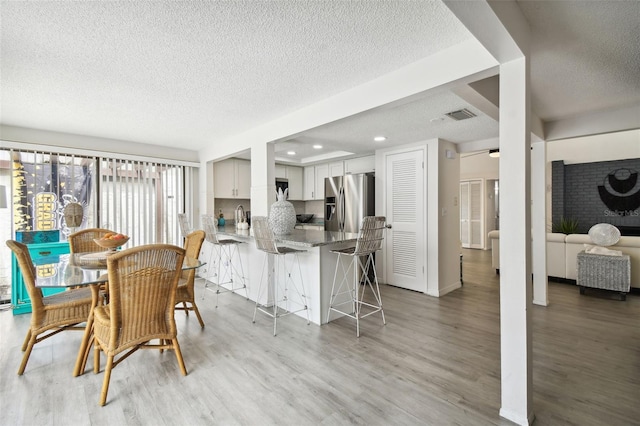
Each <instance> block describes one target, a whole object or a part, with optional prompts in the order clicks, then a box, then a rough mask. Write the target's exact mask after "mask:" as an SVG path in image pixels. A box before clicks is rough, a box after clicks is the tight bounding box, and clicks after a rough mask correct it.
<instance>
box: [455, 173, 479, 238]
mask: <svg viewBox="0 0 640 426" xmlns="http://www.w3.org/2000/svg"><path fill="white" fill-rule="evenodd" d="M483 209H484V206H483V204H482V180H480V179H479V180H469V181H461V182H460V242H461V243H462V247H464V248H477V249H482V248H484V231H483V229H484V225H483V214H482V212H483Z"/></svg>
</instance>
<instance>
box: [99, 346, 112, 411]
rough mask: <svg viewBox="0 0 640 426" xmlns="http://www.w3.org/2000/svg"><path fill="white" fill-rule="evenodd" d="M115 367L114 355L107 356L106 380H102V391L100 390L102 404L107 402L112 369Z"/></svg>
mask: <svg viewBox="0 0 640 426" xmlns="http://www.w3.org/2000/svg"><path fill="white" fill-rule="evenodd" d="M112 369H113V355H109V356H107V366H106V367H105V369H104V380H103V381H102V391H101V392H100V405H101V406H104V404H105V403H106V402H107V392H109V381H110V380H111V370H112Z"/></svg>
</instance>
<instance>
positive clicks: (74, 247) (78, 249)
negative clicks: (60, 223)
mask: <svg viewBox="0 0 640 426" xmlns="http://www.w3.org/2000/svg"><path fill="white" fill-rule="evenodd" d="M108 232H113V231H111V230H110V229H103V228H88V229H83V230H81V231H78V232H74V233H73V234H71V235H69V237H67V241H68V242H69V250H70V251H71V253H95V252H99V251H105V250H107V249H105V248H104V247H100V246H99V245H98V244H96V243H95V241H93V240H94V238H98V239H99V238H102V237H103V236H104V234H106V233H108Z"/></svg>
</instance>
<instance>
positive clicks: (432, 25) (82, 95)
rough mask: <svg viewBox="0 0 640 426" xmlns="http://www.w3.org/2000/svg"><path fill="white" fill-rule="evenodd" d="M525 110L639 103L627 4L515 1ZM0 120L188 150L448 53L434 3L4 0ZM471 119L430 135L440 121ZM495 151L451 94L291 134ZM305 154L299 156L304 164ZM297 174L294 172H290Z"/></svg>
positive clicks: (364, 146) (328, 141) (463, 36)
mask: <svg viewBox="0 0 640 426" xmlns="http://www.w3.org/2000/svg"><path fill="white" fill-rule="evenodd" d="M517 3H518V5H519V6H520V8H521V10H522V12H523V14H524V16H525V18H526V19H527V20H528V21H529V23H530V26H531V30H532V43H531V80H532V82H531V87H532V103H533V110H534V113H535V114H536V115H538V116H539V117H540V118H542V119H543V120H547V121H553V120H558V119H561V118H565V117H573V116H576V115H580V114H585V113H588V112H591V111H598V110H602V109H606V108H615V107H620V106H628V105H633V104H637V103H640V72H639V71H638V70H640V47H639V46H640V2H638V1H598V0H596V1H535V0H517ZM0 15H1V19H2V26H1V29H0V31H1V46H0V47H1V51H0V54H1V56H0V82H1V86H2V92H1V93H0V96H1V98H0V106H1V109H0V122H1V123H2V124H6V125H14V126H22V127H29V128H36V129H45V130H52V131H60V132H67V133H77V134H81V135H90V136H99V137H106V138H114V139H121V140H130V141H136V142H142V143H152V144H157V145H166V146H173V147H176V146H179V147H183V148H185V149H192V150H198V149H199V148H202V147H204V146H208V145H209V144H211V143H212V141H219V140H224V139H226V138H228V137H230V136H233V135H235V134H237V133H239V132H243V131H246V130H248V129H251V128H253V127H256V126H258V125H260V124H263V123H266V122H269V121H271V120H274V119H277V118H279V117H282V116H283V115H285V114H288V113H291V112H293V111H296V110H298V109H300V108H302V107H305V106H308V105H310V104H313V103H315V102H318V101H320V100H322V99H325V98H328V97H330V96H332V95H335V94H337V93H340V92H342V91H344V90H347V89H350V88H352V87H354V86H357V85H360V84H362V83H365V82H367V81H370V80H372V79H374V78H376V77H379V76H381V75H384V74H386V73H389V72H391V71H393V70H396V69H398V68H400V67H402V66H405V65H408V64H411V63H414V62H416V61H418V60H420V59H422V58H424V57H426V56H429V55H431V54H433V53H435V52H438V51H440V50H442V49H445V48H447V47H450V46H453V45H455V44H458V43H460V42H462V41H464V40H467V39H469V38H470V37H471V35H470V33H469V32H468V31H467V30H466V29H465V28H464V27H463V26H462V24H461V23H460V22H459V21H458V20H457V19H456V18H455V17H454V16H453V14H452V13H451V12H450V11H449V10H448V9H447V8H446V6H445V5H443V4H442V3H441V2H440V1H403V0H402V1H387V0H380V1H358V2H347V1H316V0H309V1H304V0H298V1H215V2H214V1H193V2H190V1H180V2H176V1H154V2H147V1H134V2H130V1H123V2H117V1H109V2H94V1H74V2H44V1H28V2H26V1H25V2H23V1H4V0H3V1H2V2H0ZM464 107H466V108H469V109H471V110H474V112H476V113H478V117H476V118H473V119H470V120H466V121H463V122H458V123H455V122H452V121H450V120H449V119H444V120H436V121H433V122H432V121H431V120H432V119H433V118H437V117H442V114H443V113H444V112H447V110H452V109H460V108H464ZM380 133H381V134H385V135H387V136H393V140H394V143H404V142H412V141H415V140H423V139H426V138H429V137H441V138H444V139H447V140H451V141H453V142H456V143H462V142H467V141H470V140H474V139H476V140H479V139H480V140H481V139H486V138H490V137H496V136H497V134H498V126H497V123H496V122H494V121H492V120H491V119H490V118H488V117H487V116H485V115H483V114H482V112H481V111H478V110H477V109H475V108H474V107H473V105H469V104H467V103H466V102H465V101H464V100H462V99H461V98H458V97H457V96H456V95H454V94H453V93H450V92H440V93H434V94H433V97H432V98H423V99H417V100H416V101H414V102H409V103H400V105H399V106H397V107H394V108H391V107H383V108H378V109H374V110H371V111H368V112H366V113H362V114H359V115H357V116H354V117H352V118H349V119H344V120H340V121H339V122H336V123H331V124H328V125H326V126H322V127H321V128H316V129H310V130H309V131H307V132H304V133H303V134H300V135H296V137H295V140H294V141H292V142H287V143H281V144H279V146H278V147H277V150H278V151H280V150H282V149H289V148H291V147H292V146H295V144H296V143H297V144H298V147H299V148H300V150H303V149H305V147H306V146H307V145H308V144H310V143H312V142H320V143H322V144H323V145H325V146H326V149H327V150H329V149H339V150H342V151H349V152H365V151H371V150H372V149H374V148H375V146H374V145H373V144H372V142H371V137H372V135H375V134H380ZM313 154H315V152H313V153H310V154H304V155H313ZM293 161H298V162H300V161H301V160H300V158H298V159H297V160H293Z"/></svg>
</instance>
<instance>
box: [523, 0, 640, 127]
mask: <svg viewBox="0 0 640 426" xmlns="http://www.w3.org/2000/svg"><path fill="white" fill-rule="evenodd" d="M518 5H519V6H520V9H521V10H522V12H523V14H524V15H525V17H526V18H527V20H528V21H529V24H530V26H531V32H532V43H531V52H532V59H531V79H532V82H531V86H532V103H533V109H534V112H536V114H537V115H538V117H540V118H541V119H542V120H545V121H549V120H558V119H562V118H567V117H574V116H578V115H581V114H584V113H588V112H591V111H597V110H601V109H608V108H615V107H620V106H628V105H631V104H634V103H638V102H640V2H639V1H637V0H631V1H629V0H626V1H625V0H622V1H620V0H615V1H604V0H596V1H586V0H582V1H576V0H573V1H523V0H518Z"/></svg>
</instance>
